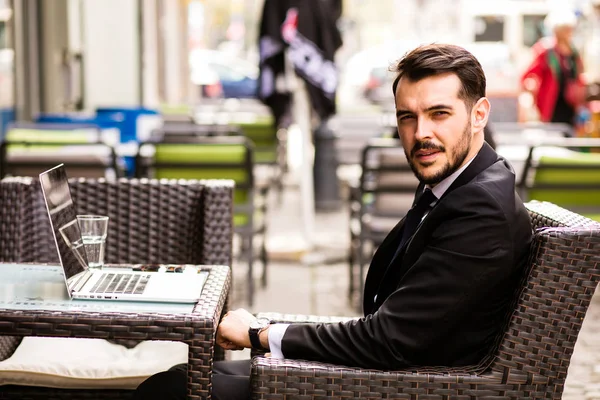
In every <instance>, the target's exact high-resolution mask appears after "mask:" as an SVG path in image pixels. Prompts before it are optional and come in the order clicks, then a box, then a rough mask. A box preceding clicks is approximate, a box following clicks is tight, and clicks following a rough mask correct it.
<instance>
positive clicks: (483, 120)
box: [471, 97, 491, 132]
mask: <svg viewBox="0 0 600 400" xmlns="http://www.w3.org/2000/svg"><path fill="white" fill-rule="evenodd" d="M490 109H491V104H490V101H489V100H488V99H487V97H482V98H480V99H479V100H478V101H477V103H475V105H474V106H473V109H472V110H471V126H472V127H473V130H474V131H475V132H477V131H483V128H485V126H486V125H487V122H488V118H489V116H490Z"/></svg>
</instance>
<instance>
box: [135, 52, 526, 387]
mask: <svg viewBox="0 0 600 400" xmlns="http://www.w3.org/2000/svg"><path fill="white" fill-rule="evenodd" d="M396 72H398V77H397V79H396V80H395V81H394V85H393V90H394V94H395V99H396V115H397V122H398V134H399V137H400V139H401V141H402V145H403V147H404V150H405V153H406V157H407V159H408V161H409V163H410V165H411V168H412V170H413V171H414V173H415V175H416V176H417V178H418V179H419V180H420V181H421V185H420V186H419V188H418V189H417V194H416V196H415V197H416V202H415V203H416V204H415V206H414V207H413V209H412V210H411V211H409V213H408V214H407V216H406V217H405V218H404V219H403V220H402V221H400V223H399V224H398V225H397V226H396V227H395V228H394V229H393V230H392V231H391V232H390V234H389V235H388V237H387V238H386V239H385V240H384V242H383V243H382V244H381V246H379V249H378V250H377V252H376V253H375V255H374V257H373V260H372V262H371V266H370V269H369V273H368V276H367V279H366V284H365V292H364V304H363V307H364V314H365V317H364V318H362V319H360V320H355V321H351V322H347V323H341V324H291V325H285V324H273V325H268V324H267V325H264V326H262V327H260V324H258V323H257V321H256V320H255V318H254V317H253V316H252V315H251V314H249V313H248V312H246V311H245V310H236V311H232V312H229V313H227V315H226V316H225V317H224V318H223V320H222V321H221V323H220V325H219V328H218V332H217V343H218V344H219V345H221V346H222V347H224V348H226V349H241V348H245V347H251V346H253V347H259V348H264V349H265V350H268V351H270V352H271V353H272V356H273V357H286V358H299V359H305V360H316V361H324V362H330V363H336V364H342V365H347V366H356V367H364V368H377V369H387V370H394V369H400V368H406V367H409V366H427V365H447V366H462V365H469V364H476V363H477V362H478V361H480V360H481V359H482V358H483V357H484V356H485V355H486V354H487V353H489V351H490V350H491V348H492V346H493V343H494V339H495V338H496V336H497V335H498V334H499V333H500V332H501V331H502V329H503V326H504V323H505V321H506V318H507V314H508V313H509V311H510V310H509V304H510V301H511V299H512V298H513V296H514V293H515V289H516V288H517V285H518V282H519V278H520V276H521V275H522V271H523V269H524V268H525V264H526V261H527V254H528V251H529V245H530V242H531V237H532V228H531V224H530V221H529V217H528V214H527V211H526V210H525V208H524V206H523V203H522V202H521V200H520V199H519V197H518V196H517V194H516V193H515V176H514V173H513V171H512V169H511V167H510V165H509V164H508V163H507V162H506V161H505V160H504V159H502V158H501V157H499V156H498V155H497V154H496V153H495V152H494V150H492V148H491V147H490V146H489V145H487V144H485V143H484V139H483V136H484V134H483V130H484V127H485V125H486V123H487V120H488V115H489V112H490V103H489V101H488V100H487V99H486V98H485V76H484V73H483V70H482V68H481V65H480V64H479V62H478V61H477V60H476V59H475V57H474V56H473V55H472V54H470V53H469V52H467V51H466V50H464V49H463V48H460V47H457V46H452V45H440V44H434V45H428V46H423V47H419V48H417V49H415V50H413V51H412V52H410V53H408V54H407V55H406V56H405V57H404V58H403V59H402V60H400V61H399V63H398V64H397V66H396ZM257 325H258V326H257ZM224 366H227V368H228V370H227V371H224V370H223V368H224ZM237 367H239V368H240V369H239V370H234V368H237ZM248 370H249V363H248V362H237V363H231V362H230V363H227V362H224V363H219V364H218V365H216V366H215V375H214V376H213V379H214V381H213V397H214V398H217V399H234V398H248V397H249V380H248V378H244V377H243V375H247V374H248V373H249V371H248ZM222 373H225V374H226V375H223V374H222ZM227 375H235V376H233V377H232V376H227ZM178 376H179V378H177V380H176V379H175V373H172V372H171V373H163V374H162V375H160V374H159V375H157V376H155V377H153V378H151V379H150V380H148V381H146V383H144V384H143V385H142V387H140V390H139V392H138V393H141V392H142V391H143V392H144V393H153V390H155V388H157V387H165V386H166V384H165V382H166V381H168V380H170V381H171V382H173V383H175V382H177V384H178V385H179V387H180V390H181V392H180V396H184V394H185V393H184V392H183V388H184V387H185V376H184V375H183V374H180V375H178ZM235 382H240V384H239V385H236V384H235ZM153 388H154V389H153ZM224 389H227V390H224ZM139 398H144V397H139ZM172 398H177V397H172ZM179 398H183V397H179Z"/></svg>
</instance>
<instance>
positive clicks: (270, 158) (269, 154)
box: [254, 149, 277, 164]
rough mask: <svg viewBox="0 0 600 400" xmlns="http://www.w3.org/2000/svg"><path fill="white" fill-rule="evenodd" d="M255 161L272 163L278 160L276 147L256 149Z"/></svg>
mask: <svg viewBox="0 0 600 400" xmlns="http://www.w3.org/2000/svg"><path fill="white" fill-rule="evenodd" d="M254 162H255V163H258V164H270V163H275V162H277V150H276V149H255V151H254Z"/></svg>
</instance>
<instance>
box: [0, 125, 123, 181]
mask: <svg viewBox="0 0 600 400" xmlns="http://www.w3.org/2000/svg"><path fill="white" fill-rule="evenodd" d="M101 139H102V137H101V131H100V129H99V128H98V126H96V125H91V124H54V123H53V124H44V123H24V122H21V123H14V124H12V125H11V126H9V128H8V130H7V133H6V136H5V137H4V139H3V140H2V143H0V178H2V177H4V176H33V177H37V176H38V174H39V173H40V172H42V171H45V170H47V169H50V168H52V167H54V166H55V165H57V164H60V163H64V164H66V165H67V166H68V167H69V171H70V172H71V176H82V177H95V178H99V177H107V176H108V177H117V176H118V175H119V174H120V170H119V168H118V165H117V157H116V154H115V150H114V148H113V147H112V146H111V145H109V144H107V143H104V142H102V141H101Z"/></svg>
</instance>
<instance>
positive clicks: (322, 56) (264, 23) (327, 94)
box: [258, 0, 342, 126]
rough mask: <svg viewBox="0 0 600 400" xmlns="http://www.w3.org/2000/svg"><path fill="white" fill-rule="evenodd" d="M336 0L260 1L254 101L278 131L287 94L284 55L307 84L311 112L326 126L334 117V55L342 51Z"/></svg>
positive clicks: (287, 109) (286, 111) (286, 108)
mask: <svg viewBox="0 0 600 400" xmlns="http://www.w3.org/2000/svg"><path fill="white" fill-rule="evenodd" d="M341 10H342V5H341V0H265V3H264V8H263V15H262V20H261V25H260V37H259V50H260V79H259V88H258V91H259V92H258V97H259V98H260V99H261V100H262V101H263V102H264V103H265V104H267V105H268V106H269V107H270V108H271V110H272V112H273V115H274V117H275V121H276V124H277V125H278V126H281V125H287V122H288V121H289V119H288V118H286V117H288V116H289V115H290V108H291V104H290V103H291V99H292V96H291V93H289V91H288V90H287V88H286V87H285V84H283V85H282V84H280V82H284V81H285V70H286V68H285V52H286V51H287V53H288V57H289V59H290V60H291V62H292V64H293V67H294V70H295V71H296V74H297V75H298V76H299V77H301V78H302V79H303V80H304V81H305V82H306V90H307V92H308V96H309V98H310V102H311V105H312V108H313V109H314V110H315V112H316V113H317V114H318V115H319V117H321V119H322V120H326V119H327V118H328V117H330V116H331V115H333V114H335V112H336V107H335V93H336V90H337V86H338V79H339V78H338V76H339V75H338V71H337V68H336V66H335V63H334V61H333V60H334V55H335V52H336V50H337V49H338V48H339V47H340V46H341V45H342V38H341V35H340V32H339V30H338V28H337V20H338V18H339V17H340V15H341Z"/></svg>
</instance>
